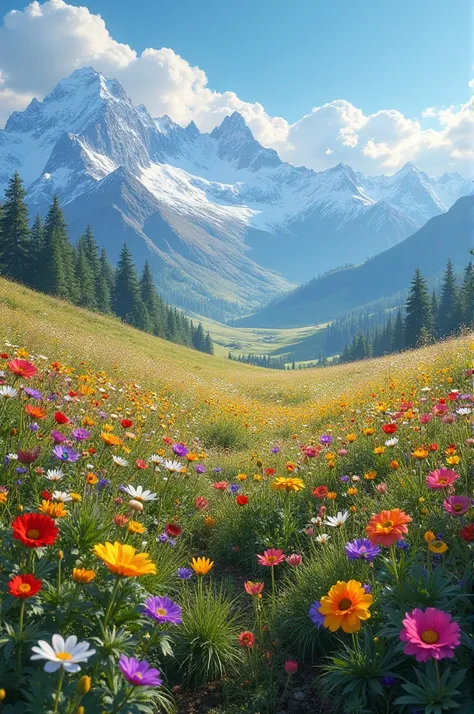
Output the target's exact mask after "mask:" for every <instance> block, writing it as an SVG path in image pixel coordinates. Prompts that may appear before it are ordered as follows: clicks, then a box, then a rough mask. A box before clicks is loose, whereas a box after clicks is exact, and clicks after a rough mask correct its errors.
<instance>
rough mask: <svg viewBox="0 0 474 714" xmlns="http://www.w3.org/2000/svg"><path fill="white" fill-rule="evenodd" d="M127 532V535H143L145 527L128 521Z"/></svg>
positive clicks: (137, 522)
mask: <svg viewBox="0 0 474 714" xmlns="http://www.w3.org/2000/svg"><path fill="white" fill-rule="evenodd" d="M128 532H129V533H144V532H145V526H144V525H143V524H142V523H140V522H139V521H129V522H128Z"/></svg>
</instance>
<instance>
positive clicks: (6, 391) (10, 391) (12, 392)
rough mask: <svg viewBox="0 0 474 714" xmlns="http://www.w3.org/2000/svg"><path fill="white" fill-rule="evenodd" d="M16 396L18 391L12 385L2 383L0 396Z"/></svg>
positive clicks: (7, 397) (12, 397)
mask: <svg viewBox="0 0 474 714" xmlns="http://www.w3.org/2000/svg"><path fill="white" fill-rule="evenodd" d="M17 396H18V392H17V390H16V389H15V388H14V387H10V386H9V385H8V384H2V386H1V387H0V397H3V398H4V399H15V397H17Z"/></svg>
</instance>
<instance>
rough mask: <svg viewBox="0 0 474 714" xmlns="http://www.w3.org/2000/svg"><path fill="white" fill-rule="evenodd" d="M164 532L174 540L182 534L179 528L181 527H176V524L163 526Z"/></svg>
mask: <svg viewBox="0 0 474 714" xmlns="http://www.w3.org/2000/svg"><path fill="white" fill-rule="evenodd" d="M165 531H166V533H167V535H169V536H173V537H174V538H176V537H177V536H179V535H180V533H182V532H183V529H182V528H181V526H178V524H177V523H167V524H166V526H165Z"/></svg>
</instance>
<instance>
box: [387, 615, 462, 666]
mask: <svg viewBox="0 0 474 714" xmlns="http://www.w3.org/2000/svg"><path fill="white" fill-rule="evenodd" d="M403 625H404V627H403V629H402V631H401V632H400V639H401V641H402V642H407V643H408V644H406V645H405V647H404V649H403V651H404V653H405V654H406V655H415V657H416V661H417V662H427V661H428V660H429V659H430V658H432V657H433V658H434V659H437V660H440V659H445V657H454V649H455V647H458V645H459V644H460V643H461V632H460V629H459V625H458V623H457V622H455V621H454V620H452V619H451V615H450V614H449V613H448V612H443V611H442V610H437V609H436V608H435V607H427V608H426V610H425V611H423V610H420V609H418V608H416V610H413V611H412V612H410V613H408V612H407V613H405V619H404V620H403Z"/></svg>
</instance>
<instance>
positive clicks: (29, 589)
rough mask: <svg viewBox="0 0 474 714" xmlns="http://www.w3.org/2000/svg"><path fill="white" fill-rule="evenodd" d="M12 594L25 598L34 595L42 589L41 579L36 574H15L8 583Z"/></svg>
mask: <svg viewBox="0 0 474 714" xmlns="http://www.w3.org/2000/svg"><path fill="white" fill-rule="evenodd" d="M8 589H9V591H10V595H13V597H19V598H21V599H22V600H24V599H25V598H27V597H34V596H35V595H36V594H37V593H39V591H40V590H41V580H38V578H35V576H34V575H30V574H29V573H27V574H26V575H15V577H14V578H12V579H11V580H10V582H9V583H8Z"/></svg>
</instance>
